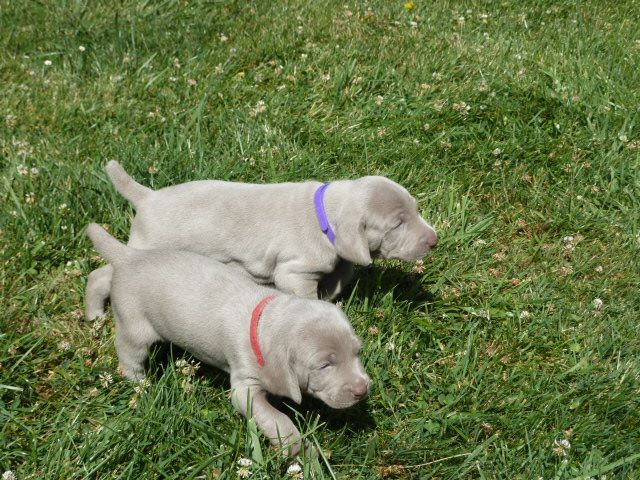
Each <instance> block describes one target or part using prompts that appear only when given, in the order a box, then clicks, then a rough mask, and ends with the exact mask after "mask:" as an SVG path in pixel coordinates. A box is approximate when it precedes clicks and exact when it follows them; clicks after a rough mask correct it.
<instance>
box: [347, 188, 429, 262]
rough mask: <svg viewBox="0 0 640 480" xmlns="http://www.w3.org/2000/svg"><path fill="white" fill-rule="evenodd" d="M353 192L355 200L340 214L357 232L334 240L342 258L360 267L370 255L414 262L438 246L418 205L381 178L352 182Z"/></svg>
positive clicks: (406, 194)
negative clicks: (348, 219)
mask: <svg viewBox="0 0 640 480" xmlns="http://www.w3.org/2000/svg"><path fill="white" fill-rule="evenodd" d="M353 190H354V196H355V199H354V201H353V202H351V203H350V205H347V206H346V207H345V209H344V210H343V211H344V212H345V214H344V215H345V217H347V218H350V217H351V219H352V222H351V223H352V224H353V225H357V228H354V226H353V225H352V227H351V228H350V229H343V230H342V231H338V234H337V240H336V246H337V248H338V250H339V252H338V253H339V254H340V256H342V257H343V258H345V259H347V260H350V261H352V262H354V263H358V264H361V265H367V264H369V263H371V256H372V255H373V256H376V255H379V256H381V257H383V258H397V259H400V260H406V261H416V260H420V259H421V258H423V257H424V256H426V255H427V254H428V253H429V252H430V251H431V249H432V248H434V247H435V246H436V245H437V244H438V236H437V234H436V231H435V230H434V228H433V227H432V226H431V225H429V224H428V223H427V222H426V221H425V220H424V219H423V218H422V217H421V215H420V210H419V208H418V202H416V200H415V199H414V198H413V197H412V196H411V195H410V194H409V192H407V190H406V189H404V188H403V187H401V186H400V185H398V184H397V183H395V182H392V181H391V180H389V179H388V178H385V177H363V178H360V179H358V180H355V181H354V189H353ZM350 212H351V213H350ZM345 223H346V222H345ZM341 237H342V238H341Z"/></svg>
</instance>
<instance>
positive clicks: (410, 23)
mask: <svg viewBox="0 0 640 480" xmlns="http://www.w3.org/2000/svg"><path fill="white" fill-rule="evenodd" d="M409 26H410V27H411V28H418V22H414V21H410V22H409Z"/></svg>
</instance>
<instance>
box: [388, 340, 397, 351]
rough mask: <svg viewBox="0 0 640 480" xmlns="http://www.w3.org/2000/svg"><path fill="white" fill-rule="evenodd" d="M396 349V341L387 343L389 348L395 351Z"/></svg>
mask: <svg viewBox="0 0 640 480" xmlns="http://www.w3.org/2000/svg"><path fill="white" fill-rule="evenodd" d="M395 349H396V344H395V343H394V342H389V343H387V350H389V351H390V352H393V351H394V350H395Z"/></svg>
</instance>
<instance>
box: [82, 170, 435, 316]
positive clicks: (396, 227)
mask: <svg viewBox="0 0 640 480" xmlns="http://www.w3.org/2000/svg"><path fill="white" fill-rule="evenodd" d="M106 170H107V172H108V174H109V176H110V177H111V180H112V181H113V184H114V185H115V187H116V189H117V190H118V191H119V192H120V193H122V195H124V197H125V198H127V199H128V200H130V201H131V202H132V203H133V204H134V206H135V208H136V216H135V218H134V220H133V223H132V226H131V234H130V237H129V246H131V247H134V248H139V249H153V248H172V249H179V250H188V251H191V252H195V253H199V254H201V255H205V256H207V257H210V258H213V259H215V260H218V261H219V262H222V263H225V264H228V265H231V266H233V267H236V268H238V269H239V270H241V271H242V272H244V274H245V275H248V276H250V277H251V278H252V279H253V280H254V281H255V282H257V283H261V284H272V285H275V287H276V288H277V289H278V290H280V291H282V292H285V293H292V294H294V295H297V296H299V297H304V298H324V299H332V298H334V297H335V296H336V295H337V294H338V293H339V292H340V291H341V290H342V289H343V287H344V286H345V284H346V283H347V282H348V281H349V280H350V279H351V277H352V275H353V264H357V265H368V264H370V263H371V261H372V258H373V257H376V256H380V257H383V258H397V259H401V260H406V261H415V260H419V259H421V258H423V257H424V256H425V255H427V254H428V253H429V251H430V250H431V249H432V248H433V247H435V245H436V244H437V242H438V238H437V235H436V232H435V230H434V229H433V227H431V225H429V224H428V223H427V222H425V221H424V219H422V217H421V216H420V212H419V209H418V204H417V202H416V200H415V199H414V198H413V197H412V196H411V195H410V194H409V192H407V190H405V189H404V188H402V187H401V186H400V185H398V184H397V183H395V182H392V181H391V180H389V179H387V178H384V177H362V178H359V179H357V180H339V181H335V182H332V183H330V184H324V185H323V184H322V183H320V182H313V181H309V182H302V183H275V184H266V185H257V184H248V183H234V182H223V181H215V180H203V181H195V182H188V183H183V184H179V185H175V186H171V187H166V188H162V189H160V190H155V191H154V190H151V189H149V188H147V187H144V186H142V185H140V184H139V183H137V182H135V181H134V180H133V179H132V178H131V177H130V176H129V175H128V174H127V172H125V171H124V169H123V168H122V167H121V166H120V165H119V164H118V163H117V162H115V161H111V162H109V163H108V164H107V167H106ZM111 275H112V267H111V266H110V265H107V266H105V267H102V268H99V269H97V270H95V271H93V272H91V274H90V275H89V281H88V284H87V292H86V318H87V319H88V320H93V319H94V318H96V317H98V316H101V315H103V314H104V306H105V302H106V299H107V298H108V297H109V294H110V284H111Z"/></svg>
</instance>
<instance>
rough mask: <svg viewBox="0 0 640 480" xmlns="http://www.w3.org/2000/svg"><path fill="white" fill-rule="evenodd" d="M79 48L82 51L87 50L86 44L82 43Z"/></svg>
mask: <svg viewBox="0 0 640 480" xmlns="http://www.w3.org/2000/svg"><path fill="white" fill-rule="evenodd" d="M78 50H80V51H81V52H84V51H85V50H86V48H85V47H84V45H80V46H79V47H78Z"/></svg>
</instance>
